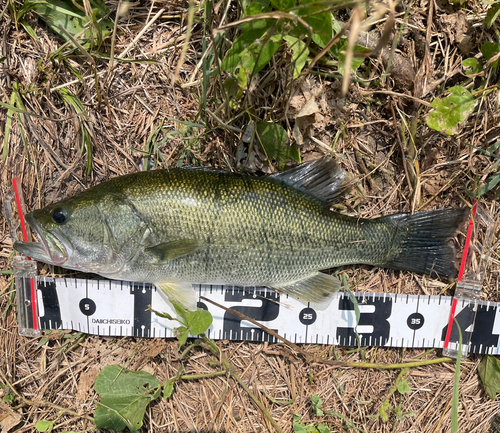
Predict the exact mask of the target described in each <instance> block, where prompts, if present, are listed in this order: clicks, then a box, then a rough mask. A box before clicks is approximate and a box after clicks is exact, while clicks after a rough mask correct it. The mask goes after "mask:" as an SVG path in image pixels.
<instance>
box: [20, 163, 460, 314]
mask: <svg viewBox="0 0 500 433" xmlns="http://www.w3.org/2000/svg"><path fill="white" fill-rule="evenodd" d="M347 187H348V182H347V177H346V174H345V172H343V171H342V170H341V169H340V168H339V167H338V166H337V164H336V163H335V162H334V161H333V160H329V159H325V160H317V161H314V162H309V163H304V164H301V165H299V166H297V167H296V168H294V169H291V170H287V171H284V172H281V173H278V174H273V175H270V176H263V177H251V176H247V175H242V174H232V173H227V172H222V171H217V170H212V169H197V168H180V169H172V170H156V171H147V172H139V173H133V174H129V175H126V176H121V177H117V178H114V179H111V180H109V181H107V182H104V183H101V184H99V185H97V186H95V187H93V188H90V189H88V190H86V191H84V192H82V193H80V194H78V195H75V196H74V197H71V198H67V199H65V200H62V201H60V202H58V203H54V204H51V205H49V206H47V207H45V208H43V209H41V210H35V211H34V212H32V213H30V214H28V215H27V217H26V220H27V221H28V223H29V225H30V226H31V227H32V228H33V230H34V231H35V233H36V235H37V237H38V240H39V242H15V244H14V248H15V249H16V250H17V251H19V252H21V253H24V254H26V255H28V256H30V257H32V258H33V259H36V260H40V261H42V262H45V263H49V264H53V265H58V266H63V267H65V268H69V269H74V270H78V271H84V272H92V273H96V274H99V275H102V276H104V277H108V278H113V279H123V280H128V281H139V282H148V283H153V284H155V285H156V286H157V287H158V288H159V289H160V290H161V291H162V292H163V293H164V294H165V295H166V296H167V297H168V298H169V299H171V300H176V301H178V302H181V303H182V304H183V305H185V306H186V307H188V308H193V307H195V305H196V296H195V292H194V290H193V289H192V287H191V284H192V283H207V284H230V285H237V286H268V287H271V288H274V289H278V290H280V291H282V292H285V293H288V294H290V295H293V296H297V297H300V298H302V299H303V300H305V301H310V302H317V303H321V302H324V301H325V300H327V299H328V298H329V297H330V296H331V295H332V294H333V293H334V292H335V291H336V290H338V289H339V287H340V285H341V284H340V281H339V280H338V279H337V278H335V277H333V276H331V275H328V274H325V273H321V272H319V271H320V270H324V269H329V268H332V267H337V266H342V265H348V264H358V263H359V264H369V265H374V266H379V267H387V268H393V269H403V270H407V271H413V272H418V273H422V274H428V275H429V274H434V275H438V276H442V277H454V276H456V273H457V269H456V252H455V248H454V246H453V245H452V243H451V242H450V240H451V238H452V237H453V236H455V235H456V233H457V230H458V228H459V226H460V224H461V223H462V222H464V221H465V219H466V218H467V216H468V215H469V210H468V209H444V210H433V211H425V212H417V213H415V214H413V215H411V214H407V213H403V214H395V215H389V216H384V217H380V218H375V219H361V218H354V217H350V216H345V215H341V214H338V213H335V212H333V211H331V210H330V207H331V204H332V202H334V201H335V200H336V199H337V197H338V196H339V195H340V194H342V193H343V192H344V191H345V190H346V188H347Z"/></svg>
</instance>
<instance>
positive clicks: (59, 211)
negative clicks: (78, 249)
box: [52, 207, 68, 224]
mask: <svg viewBox="0 0 500 433" xmlns="http://www.w3.org/2000/svg"><path fill="white" fill-rule="evenodd" d="M67 218H68V212H66V209H63V208H61V207H57V208H55V209H54V210H53V211H52V219H53V220H54V222H55V223H56V224H64V223H65V222H66V219H67Z"/></svg>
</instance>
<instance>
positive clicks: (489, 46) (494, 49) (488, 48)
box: [481, 42, 500, 69]
mask: <svg viewBox="0 0 500 433" xmlns="http://www.w3.org/2000/svg"><path fill="white" fill-rule="evenodd" d="M499 51H500V44H495V43H493V42H486V43H485V44H483V45H481V53H483V56H484V58H485V59H486V60H490V59H491V58H492V57H493V56H495V55H497V54H498V52H499ZM491 67H492V68H493V69H496V68H497V67H498V60H495V61H494V62H493V63H492V64H491Z"/></svg>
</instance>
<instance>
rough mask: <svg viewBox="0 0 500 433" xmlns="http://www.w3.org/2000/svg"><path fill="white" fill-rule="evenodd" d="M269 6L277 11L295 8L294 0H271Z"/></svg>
mask: <svg viewBox="0 0 500 433" xmlns="http://www.w3.org/2000/svg"><path fill="white" fill-rule="evenodd" d="M271 4H272V5H273V6H274V7H275V8H276V9H278V10H279V11H287V10H289V9H291V8H293V7H294V6H295V0H271Z"/></svg>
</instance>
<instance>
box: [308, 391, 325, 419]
mask: <svg viewBox="0 0 500 433" xmlns="http://www.w3.org/2000/svg"><path fill="white" fill-rule="evenodd" d="M311 404H312V410H313V413H314V415H318V416H323V415H324V413H323V402H322V401H321V399H320V398H319V397H318V396H317V395H316V394H313V395H311Z"/></svg>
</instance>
